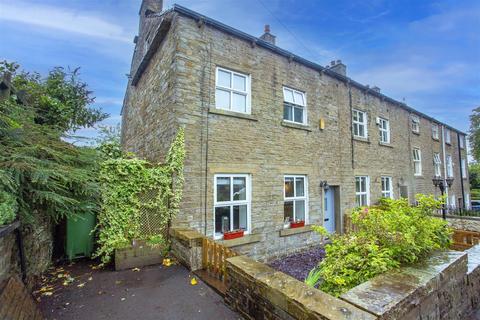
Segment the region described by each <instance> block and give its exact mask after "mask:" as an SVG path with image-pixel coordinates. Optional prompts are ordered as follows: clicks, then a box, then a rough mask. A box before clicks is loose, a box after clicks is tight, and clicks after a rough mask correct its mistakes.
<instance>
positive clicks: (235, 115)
mask: <svg viewBox="0 0 480 320" xmlns="http://www.w3.org/2000/svg"><path fill="white" fill-rule="evenodd" d="M208 113H211V114H217V115H221V116H227V117H233V118H238V119H245V120H251V121H258V119H257V117H255V116H254V115H251V114H246V113H240V112H233V111H228V110H223V109H217V108H210V109H209V110H208Z"/></svg>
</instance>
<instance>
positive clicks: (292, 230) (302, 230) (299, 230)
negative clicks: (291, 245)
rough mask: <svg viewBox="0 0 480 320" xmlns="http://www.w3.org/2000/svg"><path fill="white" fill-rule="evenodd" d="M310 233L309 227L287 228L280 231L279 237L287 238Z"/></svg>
mask: <svg viewBox="0 0 480 320" xmlns="http://www.w3.org/2000/svg"><path fill="white" fill-rule="evenodd" d="M310 231H312V226H311V225H306V226H304V227H300V228H288V229H282V230H280V237H288V236H291V235H294V234H299V233H305V232H310Z"/></svg>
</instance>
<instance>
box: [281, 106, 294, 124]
mask: <svg viewBox="0 0 480 320" xmlns="http://www.w3.org/2000/svg"><path fill="white" fill-rule="evenodd" d="M292 109H293V108H292V107H291V106H289V105H287V104H285V105H284V106H283V119H284V120H289V121H293V114H292Z"/></svg>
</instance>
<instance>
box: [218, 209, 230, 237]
mask: <svg viewBox="0 0 480 320" xmlns="http://www.w3.org/2000/svg"><path fill="white" fill-rule="evenodd" d="M229 230H230V207H217V208H215V233H223V232H224V231H229Z"/></svg>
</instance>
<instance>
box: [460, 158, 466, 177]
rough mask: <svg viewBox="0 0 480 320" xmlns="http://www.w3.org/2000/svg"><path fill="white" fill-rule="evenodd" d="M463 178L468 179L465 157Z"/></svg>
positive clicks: (463, 160)
mask: <svg viewBox="0 0 480 320" xmlns="http://www.w3.org/2000/svg"><path fill="white" fill-rule="evenodd" d="M461 161H462V178H463V179H466V178H467V163H466V161H465V159H462V160H461Z"/></svg>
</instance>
